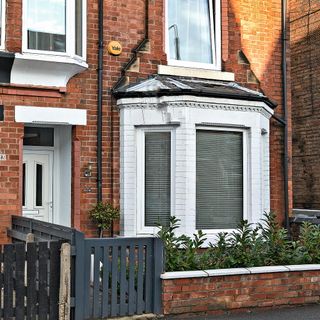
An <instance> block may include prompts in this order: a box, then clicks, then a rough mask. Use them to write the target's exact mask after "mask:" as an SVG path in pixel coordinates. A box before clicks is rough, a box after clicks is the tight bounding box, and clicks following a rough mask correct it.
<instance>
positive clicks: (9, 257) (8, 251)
mask: <svg viewBox="0 0 320 320" xmlns="http://www.w3.org/2000/svg"><path fill="white" fill-rule="evenodd" d="M3 260H4V261H3V262H4V297H3V300H4V318H5V319H10V318H11V317H13V261H14V245H13V244H6V245H5V246H4V259H3Z"/></svg>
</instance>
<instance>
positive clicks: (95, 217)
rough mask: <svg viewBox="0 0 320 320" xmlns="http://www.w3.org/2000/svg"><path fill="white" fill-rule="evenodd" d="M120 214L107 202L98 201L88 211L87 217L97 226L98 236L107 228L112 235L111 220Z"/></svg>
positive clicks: (101, 235)
mask: <svg viewBox="0 0 320 320" xmlns="http://www.w3.org/2000/svg"><path fill="white" fill-rule="evenodd" d="M119 216H120V212H119V209H118V208H116V207H114V206H113V205H112V204H110V203H108V202H98V203H97V204H96V205H95V207H94V208H93V209H92V210H91V211H90V212H89V217H90V219H91V221H92V222H93V223H95V224H96V225H97V227H98V231H99V237H100V238H102V237H103V232H104V231H105V230H108V231H109V232H110V233H111V236H113V228H112V227H113V221H114V220H115V219H118V218H119Z"/></svg>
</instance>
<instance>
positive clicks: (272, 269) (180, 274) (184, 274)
mask: <svg viewBox="0 0 320 320" xmlns="http://www.w3.org/2000/svg"><path fill="white" fill-rule="evenodd" d="M312 270H320V264H301V265H288V266H264V267H252V268H230V269H213V270H198V271H174V272H165V273H163V274H162V275H161V279H163V280H172V279H185V278H204V277H218V276H234V275H244V274H260V273H276V272H294V271H312Z"/></svg>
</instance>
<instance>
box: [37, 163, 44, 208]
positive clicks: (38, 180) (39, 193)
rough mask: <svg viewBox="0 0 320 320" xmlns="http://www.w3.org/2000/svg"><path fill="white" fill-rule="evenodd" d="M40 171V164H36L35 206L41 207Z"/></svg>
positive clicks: (41, 167)
mask: <svg viewBox="0 0 320 320" xmlns="http://www.w3.org/2000/svg"><path fill="white" fill-rule="evenodd" d="M42 169H43V166H42V165H41V164H37V172H36V206H37V207H41V206H42Z"/></svg>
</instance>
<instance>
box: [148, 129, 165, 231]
mask: <svg viewBox="0 0 320 320" xmlns="http://www.w3.org/2000/svg"><path fill="white" fill-rule="evenodd" d="M170 185H171V133H170V132H146V133H145V225H146V226H149V227H152V226H156V225H157V224H158V223H160V224H162V225H165V226H168V225H169V218H170V206H171V201H170V194H171V186H170Z"/></svg>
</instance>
